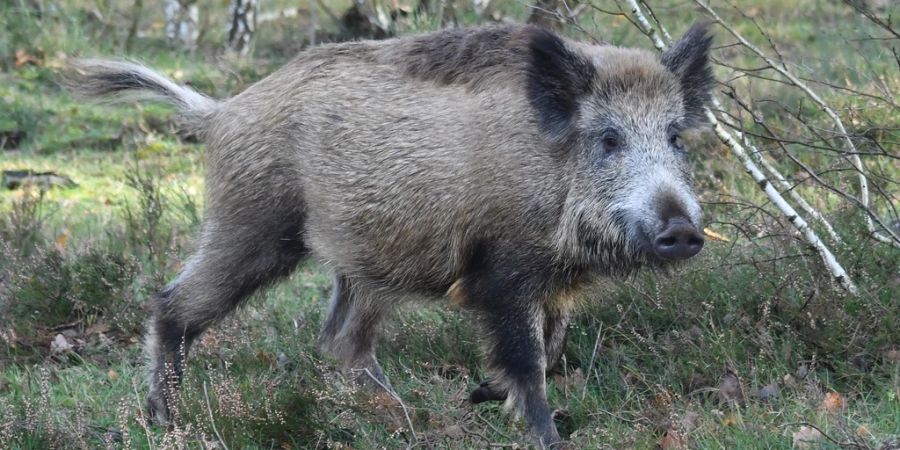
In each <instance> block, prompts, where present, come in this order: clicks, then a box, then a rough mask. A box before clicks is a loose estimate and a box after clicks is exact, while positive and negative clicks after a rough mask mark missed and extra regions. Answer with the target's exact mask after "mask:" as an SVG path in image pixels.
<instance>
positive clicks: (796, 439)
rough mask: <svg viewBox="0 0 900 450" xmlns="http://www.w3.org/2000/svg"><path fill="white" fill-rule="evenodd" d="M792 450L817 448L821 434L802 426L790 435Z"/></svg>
mask: <svg viewBox="0 0 900 450" xmlns="http://www.w3.org/2000/svg"><path fill="white" fill-rule="evenodd" d="M791 437H792V440H793V444H792V447H793V448H798V449H814V448H819V445H818V444H819V443H820V442H821V441H822V438H823V437H824V436H822V433H821V432H820V431H819V430H817V429H815V428H813V427H808V426H806V425H803V426H801V427H800V429H799V430H797V431H795V432H794V433H793V434H792V435H791Z"/></svg>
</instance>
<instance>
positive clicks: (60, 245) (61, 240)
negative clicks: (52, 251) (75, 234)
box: [54, 230, 69, 253]
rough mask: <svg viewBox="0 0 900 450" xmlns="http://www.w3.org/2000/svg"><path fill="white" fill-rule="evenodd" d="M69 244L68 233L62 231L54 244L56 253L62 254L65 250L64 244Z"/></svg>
mask: <svg viewBox="0 0 900 450" xmlns="http://www.w3.org/2000/svg"><path fill="white" fill-rule="evenodd" d="M67 242H69V232H68V231H66V230H63V232H62V233H61V234H60V235H59V236H57V237H56V241H55V242H54V246H55V247H56V251H58V252H60V253H62V252H64V251H65V250H66V243H67Z"/></svg>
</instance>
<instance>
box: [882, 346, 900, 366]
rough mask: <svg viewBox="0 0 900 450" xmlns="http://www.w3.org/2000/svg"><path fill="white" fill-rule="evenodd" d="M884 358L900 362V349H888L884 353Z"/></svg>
mask: <svg viewBox="0 0 900 450" xmlns="http://www.w3.org/2000/svg"><path fill="white" fill-rule="evenodd" d="M884 359H886V360H887V361H890V362H892V363H900V350H897V349H892V350H888V351H887V353H885V354H884Z"/></svg>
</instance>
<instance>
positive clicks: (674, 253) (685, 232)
mask: <svg viewBox="0 0 900 450" xmlns="http://www.w3.org/2000/svg"><path fill="white" fill-rule="evenodd" d="M702 248H703V235H702V234H700V232H699V231H698V230H697V227H695V226H694V225H692V224H691V222H690V221H688V220H687V219H685V218H682V217H676V218H673V219H669V220H668V221H667V222H666V226H665V228H663V230H662V231H661V232H660V233H659V234H657V235H656V238H654V239H653V251H654V252H655V253H656V255H657V256H659V257H660V258H663V259H669V260H678V259H688V258H690V257H691V256H694V255H696V254H697V253H699V252H700V249H702Z"/></svg>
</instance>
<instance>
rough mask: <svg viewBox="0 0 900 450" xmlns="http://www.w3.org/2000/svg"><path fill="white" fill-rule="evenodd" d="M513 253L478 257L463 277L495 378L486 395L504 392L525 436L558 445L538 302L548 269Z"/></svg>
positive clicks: (545, 286)
mask: <svg viewBox="0 0 900 450" xmlns="http://www.w3.org/2000/svg"><path fill="white" fill-rule="evenodd" d="M519 251H521V250H519ZM513 252H515V251H511V252H509V253H507V254H503V253H500V254H496V253H494V254H489V253H488V252H479V253H481V254H480V255H478V256H477V257H476V258H475V261H474V263H475V265H476V266H475V267H472V268H470V270H468V271H467V273H466V274H465V275H464V277H463V284H464V287H463V289H464V290H465V293H466V295H467V296H468V298H469V301H470V302H471V304H472V306H473V307H474V308H476V310H477V312H478V313H479V316H480V317H481V319H482V321H483V327H484V334H485V337H486V343H487V348H486V352H485V353H486V356H487V358H488V364H489V368H490V370H491V372H492V374H493V378H492V379H491V381H490V384H489V386H490V387H489V390H490V392H489V393H486V394H493V395H501V394H500V393H501V392H505V393H506V396H507V399H506V402H507V405H508V406H510V407H512V408H514V409H515V411H516V413H517V414H520V415H522V416H524V419H525V422H526V424H527V426H528V429H529V432H530V433H531V434H532V435H533V437H534V438H535V440H536V441H537V443H538V445H539V447H541V448H543V447H545V446H549V445H552V444H554V443H557V442H559V441H560V438H559V434H558V433H557V431H556V426H555V425H554V424H553V417H552V411H551V410H550V406H549V405H548V403H547V395H546V381H545V376H544V372H545V370H546V366H547V360H546V354H545V349H544V315H545V313H544V309H543V308H542V307H541V298H542V296H543V295H544V293H545V292H546V289H547V288H548V284H549V281H550V280H548V279H547V278H548V277H547V275H546V271H547V266H548V265H545V264H540V263H539V262H537V261H536V260H535V259H536V258H533V257H529V256H528V255H519V256H516V255H515V253H513ZM476 392H477V391H476Z"/></svg>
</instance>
